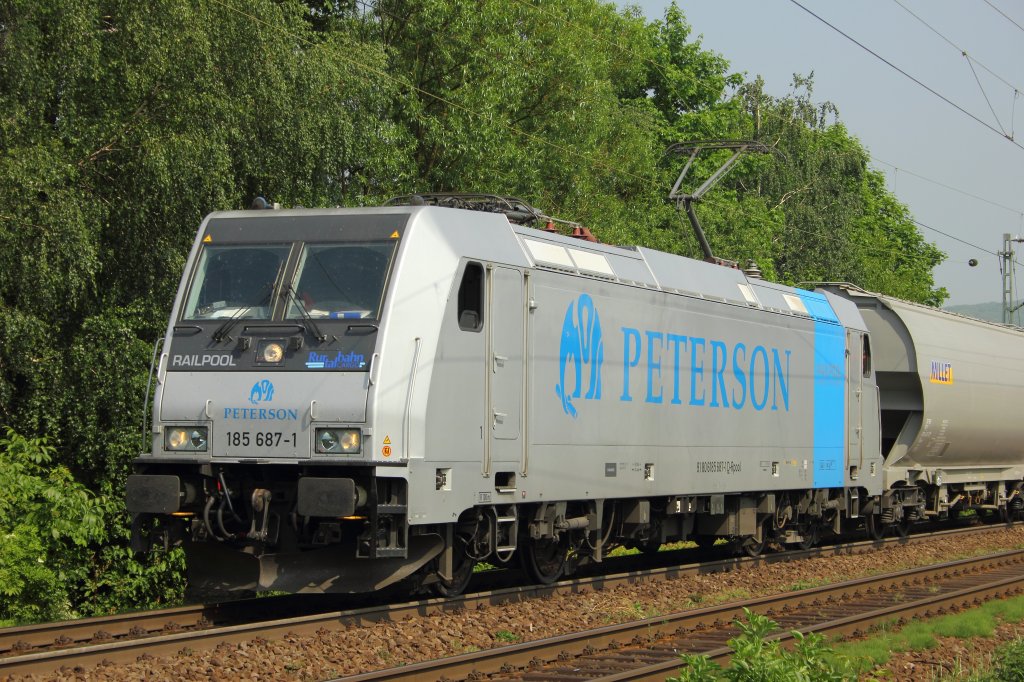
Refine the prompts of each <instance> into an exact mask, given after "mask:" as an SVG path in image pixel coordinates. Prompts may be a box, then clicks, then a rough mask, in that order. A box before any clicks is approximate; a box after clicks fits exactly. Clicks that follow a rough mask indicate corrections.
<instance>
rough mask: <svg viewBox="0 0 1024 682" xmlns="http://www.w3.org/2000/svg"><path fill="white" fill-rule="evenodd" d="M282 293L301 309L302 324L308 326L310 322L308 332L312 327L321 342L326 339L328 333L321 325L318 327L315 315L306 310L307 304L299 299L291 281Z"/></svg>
mask: <svg viewBox="0 0 1024 682" xmlns="http://www.w3.org/2000/svg"><path fill="white" fill-rule="evenodd" d="M281 295H282V296H287V297H288V298H287V300H288V301H291V302H292V303H294V304H295V307H296V308H298V309H299V314H300V315H301V316H302V326H303V327H306V323H309V326H308V327H306V332H307V333H308V332H309V330H310V329H312V330H313V335H314V336H315V337H316V340H317V341H319V342H320V343H323V342H324V341H326V340H327V335H326V334H324V333H323V332H322V331H320V327H318V326H317V324H316V322H314V321H313V316H312V315H310V314H309V311H308V310H306V306H305V305H303V303H302V301H300V300H299V297H298V295H297V294H296V293H295V287H293V286H292V285H291V282H289V283H288V284H286V285H285V288H284V291H283V292H281Z"/></svg>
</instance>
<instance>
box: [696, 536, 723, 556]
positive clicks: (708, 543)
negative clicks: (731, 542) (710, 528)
mask: <svg viewBox="0 0 1024 682" xmlns="http://www.w3.org/2000/svg"><path fill="white" fill-rule="evenodd" d="M690 539H691V540H693V541H694V542H695V543H696V544H697V549H700V550H702V551H705V552H706V551H708V550H709V549H711V548H712V547H714V546H715V541H716V540H718V538H717V537H715V536H714V535H694V536H691V537H690Z"/></svg>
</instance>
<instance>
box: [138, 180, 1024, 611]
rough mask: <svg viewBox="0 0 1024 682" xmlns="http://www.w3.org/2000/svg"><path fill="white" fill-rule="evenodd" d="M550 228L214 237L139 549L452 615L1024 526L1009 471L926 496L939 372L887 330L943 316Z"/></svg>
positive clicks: (225, 232) (215, 218)
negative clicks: (858, 530)
mask: <svg viewBox="0 0 1024 682" xmlns="http://www.w3.org/2000/svg"><path fill="white" fill-rule="evenodd" d="M451 205H456V206H458V208H451V207H449V206H451ZM481 209H482V210H481ZM537 220H540V221H541V223H543V222H544V221H545V217H544V216H542V215H540V214H539V213H538V212H537V211H536V210H535V209H532V208H531V207H529V206H527V205H526V204H525V203H523V202H521V201H518V200H514V199H506V198H500V197H490V196H483V195H478V196H454V197H427V198H426V200H424V199H423V198H420V197H414V198H412V199H411V200H409V201H408V202H407V203H406V204H399V205H389V206H383V207H377V208H361V209H295V210H265V211H254V210H250V211H229V212H218V213H213V214H211V215H209V216H207V218H206V219H205V220H204V221H203V223H202V225H201V226H200V229H199V232H198V234H197V236H196V240H195V243H194V245H193V248H192V251H191V253H190V255H189V259H188V262H187V264H186V267H185V272H184V274H183V277H182V281H181V284H180V286H179V289H178V293H177V297H176V299H175V303H174V307H173V310H172V314H171V319H170V322H169V325H168V329H167V333H166V337H165V340H164V341H163V345H162V348H161V349H160V352H159V361H158V362H157V363H156V370H155V379H156V391H155V396H154V398H153V400H154V402H153V409H152V426H151V427H150V428H149V429H148V436H149V438H150V439H151V441H150V442H151V452H149V453H145V454H142V455H140V456H139V457H138V458H137V459H136V461H135V465H134V466H135V474H133V475H132V476H130V477H129V479H128V488H127V506H128V509H129V511H130V512H131V513H132V514H133V543H134V546H135V548H136V549H137V550H139V551H142V550H145V549H146V548H147V547H148V546H149V545H150V544H151V543H152V542H154V541H161V542H163V543H165V544H166V545H171V544H182V545H183V546H184V547H185V550H186V552H187V559H188V564H189V580H190V585H191V587H192V589H194V590H197V591H200V592H211V591H212V592H223V591H248V590H281V591H290V592H360V591H370V590H375V589H380V588H382V587H384V586H387V585H390V584H393V583H397V582H399V581H402V580H406V581H407V582H409V583H410V584H411V585H412V586H414V587H415V586H420V587H430V588H432V589H433V590H434V591H436V592H437V593H439V594H443V595H444V594H454V593H457V592H459V591H461V590H462V589H464V588H465V586H466V584H467V582H468V580H469V578H470V575H471V572H472V568H473V566H474V565H475V563H476V562H478V561H483V560H487V561H489V562H492V563H494V564H497V565H499V566H500V565H507V564H510V563H514V564H515V565H522V566H524V567H525V569H526V570H527V571H528V573H529V574H530V575H531V576H532V578H533V579H535V580H537V581H540V582H551V581H553V580H556V579H557V578H559V577H560V576H561V575H563V574H564V573H566V572H569V571H571V570H572V569H573V568H574V567H575V566H576V565H577V564H578V563H579V562H582V561H598V562H599V561H601V560H602V559H603V557H604V555H605V553H606V552H607V551H608V549H609V548H610V547H611V546H613V545H620V544H624V545H629V546H634V547H640V548H642V549H645V550H649V551H650V550H656V549H657V548H658V547H660V545H661V544H662V543H664V542H668V541H674V540H684V539H690V540H694V541H696V542H698V544H702V545H706V544H710V543H712V542H714V541H715V540H716V539H717V538H721V537H726V538H730V539H733V540H735V542H736V545H737V546H738V547H742V548H743V549H744V550H745V551H747V552H748V553H751V554H757V553H759V552H760V551H762V550H763V548H764V547H765V545H766V544H767V543H769V542H777V543H782V544H794V545H800V546H809V545H811V544H813V543H814V542H816V541H817V540H818V538H819V537H820V536H821V534H822V533H827V532H840V531H842V530H844V529H848V528H853V527H861V526H866V527H867V528H868V529H869V530H871V531H872V532H873V533H874V534H875V535H879V536H880V535H881V534H882V533H883V532H885V531H886V530H887V529H890V528H894V529H897V530H901V531H905V529H906V527H907V525H909V523H910V522H912V521H914V520H916V519H919V518H924V517H925V516H927V515H929V514H932V515H943V514H947V515H948V513H949V512H950V511H951V510H955V509H957V508H958V505H961V506H962V505H964V504H968V503H969V504H989V505H991V508H992V509H996V510H999V509H1002V510H1004V512H1005V513H1009V512H1010V511H1012V510H1014V509H1015V507H1014V506H1013V505H1014V504H1016V502H1015V501H1014V500H1017V499H1019V498H1017V497H1016V492H1015V491H1016V490H1017V488H1014V484H1013V483H1012V481H1014V480H1015V481H1019V480H1021V478H1022V477H1021V475H1020V473H1021V472H1020V471H1019V470H1018V469H1017V468H1016V466H1017V465H1016V464H1014V465H1013V466H1012V467H1003V468H1002V469H1000V473H999V475H998V476H989V473H991V472H990V471H989V470H988V469H985V468H984V467H981V469H978V468H977V467H975V469H972V470H971V471H970V472H969V473H964V474H962V475H960V474H953V471H954V467H949V466H945V467H944V468H943V473H936V472H935V471H934V467H931V468H929V466H930V464H931V463H933V462H931V460H928V457H932V458H935V457H942V456H944V455H943V454H942V453H938V452H937V451H936V450H935V447H936V446H934V443H935V442H938V441H936V440H935V434H936V430H935V428H936V427H934V426H933V424H932V422H931V421H929V420H928V417H927V415H928V409H929V408H928V407H927V406H925V405H920V406H919V407H918V409H917V410H916V412H915V410H914V409H912V408H913V406H912V405H909V404H906V403H905V401H904V398H906V395H907V391H906V390H905V389H906V388H907V386H909V385H910V384H912V383H913V382H912V378H911V374H913V373H914V372H918V371H919V369H920V367H921V366H922V363H925V362H926V360H925V357H924V356H923V355H922V354H920V353H918V354H915V348H914V342H915V341H914V339H910V336H911V334H910V333H909V332H907V331H906V325H904V327H903V332H900V331H899V330H896V331H893V330H894V329H895V328H896V327H897V326H898V324H902V323H900V322H899V319H900V317H901V316H903V317H912V316H913V315H912V313H910V312H907V310H912V311H913V314H920V315H925V313H918V311H917V309H916V308H912V307H907V308H906V309H904V308H900V307H899V306H898V305H896V304H894V303H893V302H891V301H890V300H889V299H884V298H882V297H877V296H873V295H867V294H864V293H863V292H860V291H859V290H856V289H854V288H851V287H848V286H830V287H825V288H822V289H819V290H817V291H806V290H802V289H796V288H792V287H787V286H783V285H779V284H774V283H771V282H767V281H764V280H762V279H759V278H757V277H753V276H749V277H748V276H747V275H746V274H744V272H742V271H740V270H738V269H734V268H727V267H721V266H720V265H715V264H711V263H705V262H701V261H695V260H691V259H687V258H682V257H679V256H674V255H670V254H667V253H661V252H658V251H654V250H651V249H646V248H641V247H630V248H623V247H615V246H608V245H603V244H599V243H596V242H594V241H589V240H586V239H580V238H574V237H571V236H565V235H561V234H558V233H556V232H554V231H552V230H551V229H533V228H530V227H526V226H524V225H523V224H522V223H526V222H534V221H537ZM549 225H550V223H549ZM575 232H576V233H577V234H579V235H582V236H585V235H586V234H587V232H586V231H585V230H580V229H577V230H576V231H575ZM872 306H874V307H875V309H876V310H877V311H878V314H877V315H875V317H871V313H870V312H867V311H868V309H869V308H871V307H872ZM893 310H895V311H896V312H895V314H893V313H892V311H893ZM886 311H889V312H886ZM928 314H931V313H928ZM935 314H936V315H939V316H940V319H942V320H945V319H947V318H944V317H941V316H942V315H943V314H942V313H935ZM894 316H895V319H894ZM925 316H926V317H927V315H925ZM876 318H877V319H876ZM866 319H867V320H868V324H866V323H865V320H866ZM901 333H902V334H903V336H902V337H901V336H900V334H901ZM979 333H981V334H982V336H984V334H985V333H987V330H985V329H982V331H981V332H979ZM887 335H888V336H887ZM893 335H895V337H896V339H897V340H893V339H892V338H890V337H892V336H893ZM879 337H884V339H885V340H884V341H882V342H879V341H878V340H877V339H878V338H879ZM1014 338H1015V340H1017V341H1019V334H1017V335H1016V336H1015V337H1014ZM974 340H975V341H976V340H977V339H974ZM899 341H902V343H903V345H902V346H901V347H900V348H902V352H904V362H903V365H901V366H900V367H899V368H895V366H891V365H890V364H886V362H887V361H886V360H878V359H877V356H878V351H879V350H880V349H884V350H894V349H896V347H897V345H898V342H899ZM873 349H874V351H875V352H874V353H873ZM896 352H899V351H898V350H896ZM908 353H909V357H910V358H911V359H910V360H907V357H908ZM946 357H947V361H949V362H952V363H955V362H956V361H957V358H954V357H953V356H946ZM1020 359H1021V358H1015V359H1014V362H1017V361H1018V360H1020ZM1021 364H1024V363H1021ZM1018 366H1020V365H1018ZM897 375H899V376H897ZM939 376H940V377H941V376H944V375H942V374H941V371H940V374H939ZM958 380H960V377H959V376H958ZM887 382H888V383H887ZM967 382H968V383H969V379H968V380H967ZM1016 385H1017V386H1019V385H1020V383H1017V384H1016ZM879 386H882V387H883V388H884V390H883V392H882V393H881V394H879V391H878V387H879ZM1014 390H1016V389H1014ZM919 394H920V395H919V398H920V397H921V396H922V395H923V396H924V397H925V398H927V399H929V400H930V399H931V395H932V392H931V391H930V390H925V391H924V392H923V393H921V392H919ZM880 395H881V400H882V404H881V412H880V404H879V400H880ZM880 414H881V415H882V416H881V418H880V416H879V415H880ZM908 415H910V416H909V417H908ZM914 415H916V417H915V416H914ZM901 417H908V419H909V421H908V419H903V421H900V420H901ZM914 419H916V420H917V421H913V420H914ZM915 424H917V425H918V427H920V428H919V429H918V431H922V430H923V432H926V434H927V435H926V436H921V437H923V438H925V439H926V440H927V439H930V440H927V444H926V445H923V446H922V447H924V452H926V453H928V454H927V455H922V456H920V457H917V458H916V459H915V457H914V456H913V455H912V454H908V453H912V452H913V450H914V443H915V442H916V440H915V439H917V438H918V437H919V434H918V433H917V432H914V431H913V429H914V425H915ZM948 432H951V431H947V432H944V433H948ZM973 433H974V432H973V431H971V432H969V434H968V435H967V436H966V437H965V438H966V441H965V442H967V441H969V440H970V437H971V434H973ZM922 442H924V441H922ZM883 445H884V446H886V448H887V449H886V450H884V451H883ZM1018 450H1019V449H1018ZM969 451H970V448H969V447H966V446H965V449H964V450H962V451H961V450H960V449H959V448H958V449H957V450H956V452H957V453H958V457H959V456H960V453H961V452H963V453H968V452H969ZM890 452H891V453H895V454H889V453H890ZM883 454H887V455H889V456H890V457H896V459H897V460H899V462H900V467H901V468H900V469H899V471H896V470H892V472H890V473H887V471H889V470H887V468H886V460H885V458H884V457H883ZM1021 455H1024V453H1019V452H1018V451H1014V453H1013V454H1012V456H1010V457H1009V459H1011V460H1013V461H1014V462H1020V461H1021ZM963 456H965V457H969V455H968V454H964V455H963ZM958 462H959V460H958ZM926 465H927V466H926ZM957 466H959V464H958V465H957ZM915 467H917V468H915ZM921 467H924V469H928V472H929V473H927V474H925V475H921V474H920V473H919V472H920V471H921V470H922V469H921ZM951 474H953V475H954V478H953V479H947V482H946V484H944V483H943V481H942V477H943V475H945V476H947V477H948V476H950V475H951ZM957 476H959V477H957ZM967 479H970V480H969V481H968V480H967ZM981 479H985V480H986V481H987V482H986V483H983V484H982V489H983V492H984V494H982V491H981V489H979V488H978V487H977V485H975V483H977V482H978V481H979V480H981ZM950 482H951V483H952V487H950V485H949V483H950ZM968 484H970V485H971V486H974V487H965V486H967V485H968ZM943 485H945V487H942V486H943ZM927 486H932V488H928V487H927ZM986 486H987V487H986ZM940 488H941V492H940ZM958 494H959V495H961V497H959V498H957V497H956V496H957V495H958ZM964 494H966V495H968V497H964V496H963V495H964ZM970 495H974V497H970ZM1017 508H1019V507H1017Z"/></svg>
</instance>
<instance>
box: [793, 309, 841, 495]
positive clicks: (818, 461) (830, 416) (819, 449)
mask: <svg viewBox="0 0 1024 682" xmlns="http://www.w3.org/2000/svg"><path fill="white" fill-rule="evenodd" d="M798 293H799V295H800V298H801V299H803V302H804V305H805V306H806V307H807V312H808V313H810V315H811V317H813V318H814V464H813V467H814V487H815V488H838V487H842V485H843V481H844V476H843V463H844V455H845V450H846V419H845V414H844V408H845V399H846V331H845V330H844V329H843V327H842V325H841V324H839V318H837V317H836V315H835V313H834V312H833V310H832V307H831V306H830V305H829V304H828V301H827V300H826V299H825V297H824V296H823V295H821V294H817V293H814V292H810V291H806V292H805V291H801V292H798Z"/></svg>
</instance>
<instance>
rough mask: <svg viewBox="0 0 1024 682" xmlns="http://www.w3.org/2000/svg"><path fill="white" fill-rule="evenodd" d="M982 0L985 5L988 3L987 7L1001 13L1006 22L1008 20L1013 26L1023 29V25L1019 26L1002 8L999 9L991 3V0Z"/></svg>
mask: <svg viewBox="0 0 1024 682" xmlns="http://www.w3.org/2000/svg"><path fill="white" fill-rule="evenodd" d="M984 1H985V4H986V5H988V6H989V7H991V8H992V9H994V10H995V11H997V12H999V13H1000V14H1002V15H1003V18H1004V19H1006V20H1007V21H1008V22H1010V23H1011V24H1013V25H1014V26H1016V27H1017V28H1019V29H1020V30H1022V31H1024V26H1021V25H1020V24H1018V23H1017V22H1016V21H1014V20H1013V19H1011V18H1010V16H1009V15H1008V14H1007V13H1006V12H1004V11H1003V10H1001V9H999V8H998V7H996V6H995V5H993V4H992V3H991V2H989V0H984Z"/></svg>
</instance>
